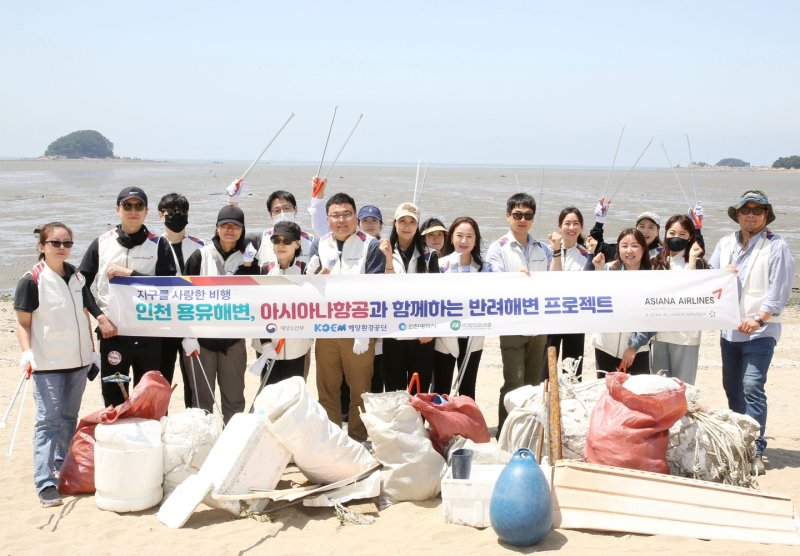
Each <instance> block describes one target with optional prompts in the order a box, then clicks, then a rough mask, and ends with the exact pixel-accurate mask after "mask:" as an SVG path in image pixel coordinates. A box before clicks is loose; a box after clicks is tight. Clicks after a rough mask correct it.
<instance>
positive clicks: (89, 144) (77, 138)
mask: <svg viewBox="0 0 800 556" xmlns="http://www.w3.org/2000/svg"><path fill="white" fill-rule="evenodd" d="M44 155H45V156H63V157H65V158H114V143H112V142H111V141H109V140H108V139H106V138H105V137H103V134H101V133H99V132H97V131H94V130H91V129H87V130H84V131H73V132H72V133H70V134H69V135H65V136H64V137H59V138H58V139H56V140H55V141H53V142H52V143H50V146H49V147H47V150H46V151H45V153H44Z"/></svg>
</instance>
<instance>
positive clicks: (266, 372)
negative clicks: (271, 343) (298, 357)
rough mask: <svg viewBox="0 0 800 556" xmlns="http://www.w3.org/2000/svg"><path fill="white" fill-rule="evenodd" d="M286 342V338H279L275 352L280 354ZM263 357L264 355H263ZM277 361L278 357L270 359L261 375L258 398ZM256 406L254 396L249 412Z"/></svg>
mask: <svg viewBox="0 0 800 556" xmlns="http://www.w3.org/2000/svg"><path fill="white" fill-rule="evenodd" d="M285 343H286V340H285V339H284V338H281V339H280V340H278V344H277V345H276V346H275V353H277V354H278V355H280V353H281V350H282V349H283V345H284V344H285ZM262 357H263V355H262ZM276 361H277V359H270V360H269V361H268V362H267V363H266V368H265V370H264V373H263V376H262V377H261V384H259V385H258V391H257V392H256V398H257V397H258V395H259V394H260V393H261V391H262V390H263V389H264V386H266V385H267V381H268V380H269V375H270V374H272V368H273V367H274V366H275V362H276ZM255 407H256V399H255V398H253V403H252V404H250V410H249V411H248V413H252V412H253V411H254V410H255Z"/></svg>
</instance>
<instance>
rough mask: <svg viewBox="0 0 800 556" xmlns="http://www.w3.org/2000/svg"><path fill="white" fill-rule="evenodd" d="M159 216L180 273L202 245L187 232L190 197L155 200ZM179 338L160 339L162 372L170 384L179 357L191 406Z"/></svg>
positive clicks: (170, 195) (185, 397) (187, 402)
mask: <svg viewBox="0 0 800 556" xmlns="http://www.w3.org/2000/svg"><path fill="white" fill-rule="evenodd" d="M158 219H159V220H160V221H162V222H163V223H164V234H163V237H165V238H167V241H168V242H169V246H170V249H171V250H172V256H173V258H174V259H175V267H176V268H177V269H178V273H179V274H181V275H182V274H183V273H184V272H183V271H184V268H186V261H187V260H188V259H189V257H190V256H191V255H192V253H194V252H195V251H197V250H198V249H200V248H201V247H203V246H204V245H205V242H204V241H203V240H201V239H198V238H196V237H192V236H190V235H188V234H187V233H186V225H187V224H188V223H189V200H188V199H187V198H186V197H184V196H183V195H180V194H178V193H167V194H166V195H164V196H163V197H161V200H160V201H159V202H158ZM182 340H183V339H182V338H162V340H161V365H160V369H161V374H163V375H164V378H166V379H167V380H168V381H170V383H172V375H173V374H174V372H175V359H177V360H178V363H179V364H180V368H181V376H182V377H183V403H184V405H185V406H186V407H192V388H191V385H190V383H189V373H188V371H187V369H186V364H185V362H184V359H183V357H180V353H181V352H180V350H181V341H182Z"/></svg>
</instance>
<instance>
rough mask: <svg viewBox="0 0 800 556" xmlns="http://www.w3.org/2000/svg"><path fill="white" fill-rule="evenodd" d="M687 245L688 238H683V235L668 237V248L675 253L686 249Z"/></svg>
mask: <svg viewBox="0 0 800 556" xmlns="http://www.w3.org/2000/svg"><path fill="white" fill-rule="evenodd" d="M687 245H689V240H688V239H683V238H682V237H668V238H667V248H668V249H669V250H670V251H672V252H673V253H677V252H678V251H683V250H684V249H686V246H687Z"/></svg>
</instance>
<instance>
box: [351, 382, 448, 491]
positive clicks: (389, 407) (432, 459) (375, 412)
mask: <svg viewBox="0 0 800 556" xmlns="http://www.w3.org/2000/svg"><path fill="white" fill-rule="evenodd" d="M362 397H363V399H364V406H365V407H366V412H365V413H362V415H361V420H362V422H363V423H364V426H365V427H367V432H368V433H369V437H370V440H372V449H373V451H374V452H375V457H376V458H377V459H378V461H380V462H381V463H382V464H383V469H381V498H382V502H384V503H385V502H392V503H394V502H402V501H405V500H417V501H419V500H428V499H429V498H433V497H434V496H436V495H437V494H439V489H440V486H441V479H442V477H443V476H444V474H445V472H446V471H447V464H446V463H445V461H444V458H443V457H442V456H441V455H439V453H438V452H437V451H436V450H434V448H433V445H432V444H431V441H430V438H429V436H428V432H427V431H426V430H425V425H424V424H423V423H422V417H421V416H420V414H419V412H418V411H417V410H416V409H414V408H413V407H411V406H410V405H409V404H408V398H409V395H408V392H405V391H399V392H387V393H385V394H363V395H362Z"/></svg>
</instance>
